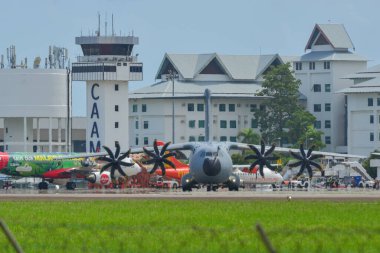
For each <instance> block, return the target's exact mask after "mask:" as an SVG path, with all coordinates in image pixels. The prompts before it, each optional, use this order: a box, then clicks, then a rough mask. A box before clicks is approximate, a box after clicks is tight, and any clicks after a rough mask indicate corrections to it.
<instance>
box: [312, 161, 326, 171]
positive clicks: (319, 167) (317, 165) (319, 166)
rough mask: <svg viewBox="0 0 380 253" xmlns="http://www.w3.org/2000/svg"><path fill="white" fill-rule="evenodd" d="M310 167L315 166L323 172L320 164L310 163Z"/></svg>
mask: <svg viewBox="0 0 380 253" xmlns="http://www.w3.org/2000/svg"><path fill="white" fill-rule="evenodd" d="M310 165H313V166H314V167H316V168H318V169H319V170H320V171H323V169H322V167H321V165H320V164H319V163H316V162H314V161H310Z"/></svg>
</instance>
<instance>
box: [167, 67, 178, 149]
mask: <svg viewBox="0 0 380 253" xmlns="http://www.w3.org/2000/svg"><path fill="white" fill-rule="evenodd" d="M176 78H178V74H177V72H175V71H174V70H172V69H169V71H168V74H167V75H166V80H171V81H172V142H173V143H174V141H175V139H174V137H175V136H174V128H175V116H174V79H176Z"/></svg>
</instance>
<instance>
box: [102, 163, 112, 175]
mask: <svg viewBox="0 0 380 253" xmlns="http://www.w3.org/2000/svg"><path fill="white" fill-rule="evenodd" d="M111 166H112V163H107V164H106V165H104V166H103V167H102V169H101V170H100V173H102V172H103V171H105V170H106V169H108V168H109V167H111Z"/></svg>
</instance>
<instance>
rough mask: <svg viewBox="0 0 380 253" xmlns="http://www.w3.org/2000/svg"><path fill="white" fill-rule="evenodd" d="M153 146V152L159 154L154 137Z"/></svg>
mask: <svg viewBox="0 0 380 253" xmlns="http://www.w3.org/2000/svg"><path fill="white" fill-rule="evenodd" d="M153 148H154V152H155V153H156V155H159V154H160V151H158V147H157V140H156V139H154V142H153Z"/></svg>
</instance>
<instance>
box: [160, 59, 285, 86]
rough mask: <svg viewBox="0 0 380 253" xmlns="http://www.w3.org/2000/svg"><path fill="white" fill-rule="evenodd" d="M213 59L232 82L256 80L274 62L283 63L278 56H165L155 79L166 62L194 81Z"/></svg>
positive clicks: (163, 68)
mask: <svg viewBox="0 0 380 253" xmlns="http://www.w3.org/2000/svg"><path fill="white" fill-rule="evenodd" d="M214 59H216V60H217V61H218V62H219V64H220V66H221V67H222V68H223V70H224V71H225V72H226V74H227V75H228V76H229V77H230V78H231V79H232V80H238V81H246V80H247V81H248V80H249V81H253V80H256V79H258V78H259V77H260V75H261V74H262V73H263V72H264V71H265V70H266V69H267V68H268V67H269V66H270V65H271V64H272V63H273V62H275V61H276V60H277V61H279V62H280V63H283V61H282V59H281V58H280V56H279V55H278V54H272V55H220V54H216V53H212V54H165V57H164V58H163V60H162V62H161V65H160V67H159V69H158V71H157V74H156V79H161V75H162V73H163V72H164V71H165V64H167V62H170V63H171V64H172V65H173V67H174V68H175V70H176V71H177V72H178V73H179V74H180V75H181V76H182V77H183V78H184V79H194V78H195V77H196V76H197V75H198V74H199V73H200V72H202V70H203V69H204V68H205V67H207V65H208V64H209V63H210V62H211V61H212V60H214Z"/></svg>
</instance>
